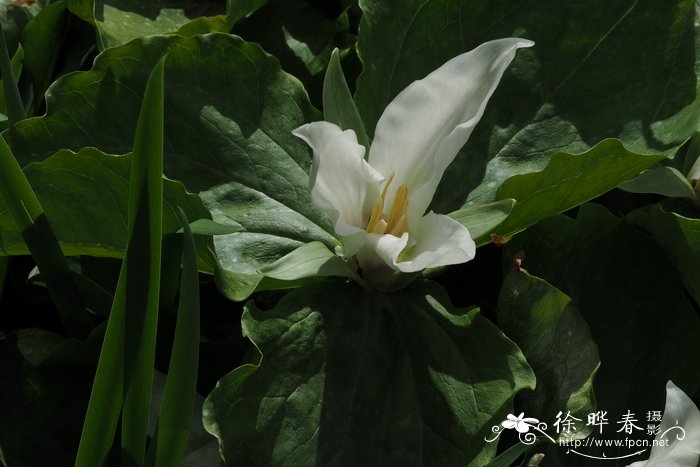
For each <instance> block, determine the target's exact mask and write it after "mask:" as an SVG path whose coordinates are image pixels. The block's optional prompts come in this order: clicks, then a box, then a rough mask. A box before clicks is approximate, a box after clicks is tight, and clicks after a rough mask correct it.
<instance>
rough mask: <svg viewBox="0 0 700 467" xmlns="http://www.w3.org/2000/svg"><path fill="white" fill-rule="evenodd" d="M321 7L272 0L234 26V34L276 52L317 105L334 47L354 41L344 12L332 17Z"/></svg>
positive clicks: (288, 0)
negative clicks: (322, 11)
mask: <svg viewBox="0 0 700 467" xmlns="http://www.w3.org/2000/svg"><path fill="white" fill-rule="evenodd" d="M323 9H324V10H326V11H327V10H328V9H329V8H328V7H326V8H323ZM321 10H322V4H318V6H316V4H314V3H313V2H306V1H297V0H275V1H269V2H267V3H266V4H265V6H263V7H262V8H260V9H259V10H258V11H256V12H255V13H254V14H252V15H251V16H250V17H248V18H246V19H245V21H241V22H240V23H239V24H237V25H236V26H235V27H234V29H233V33H234V34H237V35H239V36H241V37H243V38H245V39H246V40H248V41H250V42H256V43H258V44H260V45H261V46H262V47H263V49H265V50H266V51H267V52H268V53H271V54H272V55H274V56H275V57H276V58H277V59H278V60H279V61H280V62H281V63H282V68H284V70H285V71H287V72H289V73H291V74H292V75H294V76H295V77H297V78H298V79H299V80H301V82H302V83H304V88H305V89H306V91H307V92H308V93H309V95H310V97H311V102H313V103H314V104H317V105H320V103H321V97H322V86H323V81H324V71H325V70H326V67H327V65H328V62H329V60H330V59H331V54H332V52H333V50H334V49H335V48H340V49H341V50H343V49H348V48H349V47H352V46H353V45H354V38H353V37H352V36H351V35H350V33H349V31H348V28H349V24H348V19H347V15H346V14H345V12H341V13H340V15H339V16H338V18H336V19H331V18H328V17H327V16H326V15H324V14H322V13H321ZM331 10H332V8H331Z"/></svg>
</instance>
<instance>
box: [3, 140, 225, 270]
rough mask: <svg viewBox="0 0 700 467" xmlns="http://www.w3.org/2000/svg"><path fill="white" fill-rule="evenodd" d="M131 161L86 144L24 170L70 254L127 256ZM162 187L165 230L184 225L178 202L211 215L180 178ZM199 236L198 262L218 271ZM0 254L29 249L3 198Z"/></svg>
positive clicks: (194, 211) (195, 214)
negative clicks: (188, 190) (179, 180)
mask: <svg viewBox="0 0 700 467" xmlns="http://www.w3.org/2000/svg"><path fill="white" fill-rule="evenodd" d="M130 160H131V156H122V157H115V156H109V155H106V154H104V153H102V152H100V151H98V150H96V149H90V148H87V149H84V150H82V151H80V152H78V153H73V152H71V151H68V150H64V151H60V152H58V153H57V154H55V155H54V156H52V157H50V158H49V159H47V160H46V161H43V162H39V163H35V164H32V165H30V166H29V167H27V168H26V169H25V173H26V174H27V178H28V179H29V182H30V183H31V184H32V186H33V187H35V191H36V193H37V197H38V198H39V201H40V202H41V204H42V206H43V207H44V211H45V212H46V216H47V217H48V218H49V219H51V225H52V227H53V228H54V231H55V233H56V237H57V238H58V240H59V243H60V244H61V247H62V249H63V251H64V253H65V254H66V255H93V256H107V257H114V258H120V257H122V256H123V252H124V247H125V245H126V216H127V210H128V206H127V204H128V189H129V167H130ZM163 188H164V194H165V200H164V217H163V231H164V232H175V231H176V230H177V229H178V228H179V227H180V223H179V220H178V217H177V208H176V206H177V205H179V206H182V208H183V209H184V210H185V211H186V212H187V213H188V217H189V218H191V219H196V218H198V217H199V218H207V217H209V216H210V214H209V212H208V210H207V209H206V208H205V207H204V206H203V205H202V202H201V201H200V200H199V199H197V197H196V196H194V195H191V194H188V193H187V192H186V191H185V189H184V187H183V186H182V184H181V183H179V182H174V181H171V180H165V181H164V186H163ZM85 200H89V202H85ZM78 207H79V209H77V208H78ZM198 241H199V263H200V264H199V266H200V268H201V269H202V270H204V271H209V272H213V269H214V265H213V263H212V259H211V257H210V255H209V254H208V253H207V248H206V245H207V243H208V242H207V241H206V240H205V239H202V238H200V239H199V240H198ZM0 253H1V254H3V255H26V254H28V253H29V250H27V247H26V246H25V244H24V240H23V239H22V236H21V234H20V232H19V230H18V229H17V227H16V226H15V223H14V221H13V220H12V217H11V216H10V213H9V211H8V208H7V206H6V205H5V203H4V202H3V200H2V199H1V198H0Z"/></svg>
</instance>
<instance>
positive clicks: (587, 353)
mask: <svg viewBox="0 0 700 467" xmlns="http://www.w3.org/2000/svg"><path fill="white" fill-rule="evenodd" d="M498 326H499V328H500V329H501V330H502V331H503V332H504V333H506V335H507V336H508V337H510V338H511V339H513V341H514V342H515V343H516V344H518V347H520V349H521V350H522V351H523V354H524V355H525V358H527V361H528V363H529V364H530V365H531V366H532V369H533V371H534V372H535V376H536V378H537V387H536V388H535V390H534V391H532V392H530V391H524V392H522V393H520V395H519V396H518V405H516V412H518V411H522V412H525V414H526V416H529V417H535V418H537V419H539V420H545V421H550V420H555V417H556V415H557V412H559V411H562V412H564V413H567V412H570V413H571V414H572V415H573V416H574V417H576V418H578V419H580V420H582V422H575V423H576V428H575V430H576V431H575V432H574V431H573V430H572V431H571V433H569V434H567V435H566V436H567V437H568V438H583V437H585V436H587V435H588V434H590V432H591V429H590V427H587V426H586V425H585V424H586V416H587V414H589V413H592V412H595V411H596V401H595V396H594V395H593V376H594V375H595V373H596V371H597V370H598V366H599V365H600V359H599V358H598V348H597V346H596V344H595V342H593V339H592V338H591V331H590V329H589V328H588V325H587V324H586V322H585V321H584V319H583V318H582V317H581V315H580V314H579V312H578V311H577V310H576V308H575V307H574V306H573V305H572V304H571V298H569V297H568V296H566V295H565V294H564V293H563V292H561V291H560V290H557V289H556V288H555V287H553V286H552V285H550V284H548V283H547V282H546V281H544V280H542V279H540V278H538V277H535V276H531V275H530V274H528V273H527V272H526V271H524V270H522V269H520V268H519V267H518V266H516V267H515V268H514V269H513V270H511V272H510V273H508V275H507V276H506V278H505V280H504V281H503V286H502V287H501V292H500V294H499V298H498ZM562 436H564V435H562Z"/></svg>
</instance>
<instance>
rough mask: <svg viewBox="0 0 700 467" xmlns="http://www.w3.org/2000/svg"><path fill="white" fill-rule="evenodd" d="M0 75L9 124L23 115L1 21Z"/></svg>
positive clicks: (16, 77) (22, 106)
mask: <svg viewBox="0 0 700 467" xmlns="http://www.w3.org/2000/svg"><path fill="white" fill-rule="evenodd" d="M0 77H2V88H3V92H4V96H3V97H4V104H5V108H6V109H7V119H8V120H9V122H10V125H12V124H14V123H16V122H18V121H20V120H22V119H23V118H24V116H25V113H24V105H23V104H22V97H21V96H20V95H19V88H18V87H17V80H18V79H19V75H17V76H15V73H14V67H13V66H12V62H11V60H10V54H9V50H8V48H7V44H6V43H5V33H4V31H3V27H2V23H0Z"/></svg>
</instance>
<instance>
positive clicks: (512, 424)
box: [501, 420, 517, 430]
mask: <svg viewBox="0 0 700 467" xmlns="http://www.w3.org/2000/svg"><path fill="white" fill-rule="evenodd" d="M516 423H517V422H514V421H512V420H506V421H504V422H502V423H501V425H503V428H505V429H507V430H512V429H513V428H515V425H516Z"/></svg>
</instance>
